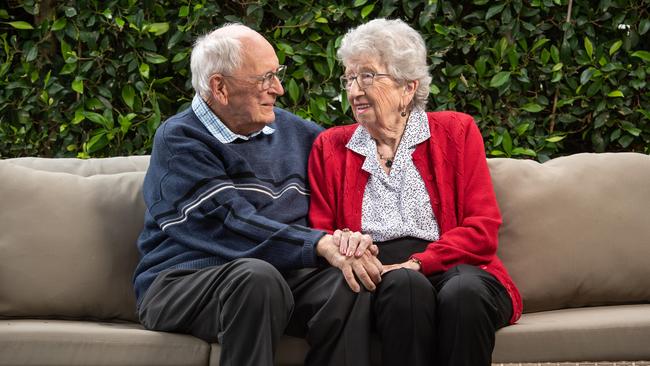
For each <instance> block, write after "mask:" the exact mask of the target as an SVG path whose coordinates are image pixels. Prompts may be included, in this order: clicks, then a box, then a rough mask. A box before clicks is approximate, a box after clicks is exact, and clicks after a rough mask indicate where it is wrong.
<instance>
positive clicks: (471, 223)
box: [412, 117, 501, 275]
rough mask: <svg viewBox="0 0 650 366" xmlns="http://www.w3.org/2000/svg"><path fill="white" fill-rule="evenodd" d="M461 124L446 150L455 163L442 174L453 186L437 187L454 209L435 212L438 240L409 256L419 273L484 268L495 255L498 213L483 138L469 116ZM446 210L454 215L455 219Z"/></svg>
mask: <svg viewBox="0 0 650 366" xmlns="http://www.w3.org/2000/svg"><path fill="white" fill-rule="evenodd" d="M462 125H463V126H464V128H463V130H462V131H464V134H460V135H459V136H458V137H457V140H456V141H455V143H454V145H456V146H454V147H453V149H450V150H454V151H455V154H456V155H455V156H456V164H453V166H452V167H451V168H450V169H451V170H452V171H451V172H449V173H448V174H446V175H445V179H448V180H450V182H453V184H451V183H450V184H442V185H441V187H439V194H440V195H441V196H443V195H445V196H446V201H447V202H454V201H455V207H454V206H453V205H452V206H451V207H445V206H444V205H443V207H442V208H441V210H440V211H441V212H436V216H443V217H444V219H445V220H446V222H445V225H443V228H442V229H443V230H442V234H441V236H440V239H439V240H438V241H436V242H433V243H431V244H429V246H428V247H427V249H426V250H425V251H424V252H422V253H417V254H414V255H413V256H412V257H414V258H417V259H419V260H420V261H421V264H422V272H423V273H425V274H427V275H429V274H432V273H436V272H441V271H446V270H448V269H450V268H451V267H454V266H456V265H458V264H471V265H485V264H488V263H490V262H491V261H492V260H493V259H494V258H495V256H496V250H497V241H498V229H499V226H500V225H501V214H500V212H499V208H498V205H497V201H496V196H495V194H494V189H493V186H492V180H491V178H490V172H489V169H488V165H487V161H486V157H485V148H484V145H483V139H482V137H481V134H480V132H479V129H478V127H477V126H476V124H475V123H474V121H473V119H471V117H469V118H468V119H467V120H465V121H464V122H463V124H462ZM437 174H438V173H437ZM447 183H448V182H447ZM449 197H454V199H452V200H450V199H449ZM443 201H444V200H443ZM450 211H454V212H455V217H454V215H453V213H451V212H450ZM450 213H451V218H450ZM444 226H446V227H444Z"/></svg>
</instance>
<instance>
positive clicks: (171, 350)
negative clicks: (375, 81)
mask: <svg viewBox="0 0 650 366" xmlns="http://www.w3.org/2000/svg"><path fill="white" fill-rule="evenodd" d="M209 354H210V345H209V344H207V343H205V342H203V341H202V340H200V339H198V338H195V337H192V336H188V335H181V334H173V333H163V332H152V331H147V330H144V329H143V328H142V326H140V325H138V324H118V323H95V322H84V321H65V320H33V319H31V320H0V366H2V365H12V366H13V365H67V366H73V365H80V366H81V365H83V366H85V365H96V366H100V365H111V366H119V365H124V366H138V365H143V366H144V365H148V366H153V365H156V366H158V365H160V366H162V365H174V366H175V365H187V366H192V365H207V364H208V357H209Z"/></svg>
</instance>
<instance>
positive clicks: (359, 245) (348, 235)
mask: <svg viewBox="0 0 650 366" xmlns="http://www.w3.org/2000/svg"><path fill="white" fill-rule="evenodd" d="M332 236H333V238H334V244H336V245H338V247H339V253H341V255H344V256H347V257H352V256H354V257H356V258H361V256H362V255H363V254H364V253H365V252H366V250H369V251H370V254H372V255H375V256H376V255H377V254H378V253H379V248H378V247H377V246H376V245H374V244H373V243H372V237H370V235H367V234H362V233H360V232H358V231H350V229H347V228H346V229H343V230H335V231H334V233H333V234H332Z"/></svg>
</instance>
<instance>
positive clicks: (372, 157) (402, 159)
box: [346, 110, 440, 242]
mask: <svg viewBox="0 0 650 366" xmlns="http://www.w3.org/2000/svg"><path fill="white" fill-rule="evenodd" d="M430 137H431V131H430V130H429V124H428V123H427V116H426V113H425V112H424V111H422V110H414V111H413V112H411V115H410V116H409V119H408V121H407V124H406V128H405V129H404V134H403V136H402V139H401V141H400V143H399V146H398V147H397V151H396V152H395V159H394V161H393V165H392V167H391V171H390V174H386V172H385V171H384V170H383V169H382V168H381V166H380V162H379V160H378V159H377V144H376V142H375V140H374V139H373V138H372V137H371V136H370V134H369V133H368V131H367V130H366V129H365V128H364V127H362V126H361V125H360V126H359V127H358V128H357V129H356V131H355V132H354V134H353V135H352V137H351V138H350V141H348V143H347V145H346V147H347V148H348V149H350V150H352V151H354V152H356V153H358V154H361V155H363V156H365V157H366V159H365V161H364V163H363V166H362V169H363V170H365V171H367V172H368V173H370V177H369V179H368V183H367V185H366V189H365V192H364V194H363V205H362V214H361V230H362V231H363V232H364V233H366V234H369V235H370V236H372V239H373V240H374V241H377V242H381V241H386V240H391V239H396V238H402V237H407V236H411V237H416V238H420V239H425V240H429V241H436V240H438V239H439V238H440V231H439V228H438V223H437V221H436V218H435V216H434V214H433V210H432V208H431V202H430V199H429V194H428V193H427V190H426V186H425V185H424V181H423V180H422V177H421V176H420V173H419V172H418V170H417V168H416V167H415V165H414V164H413V160H412V158H411V154H413V151H414V150H415V147H416V146H417V145H418V144H419V143H421V142H423V141H425V140H427V139H428V138H430Z"/></svg>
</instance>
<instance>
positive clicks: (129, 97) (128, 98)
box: [122, 84, 135, 108]
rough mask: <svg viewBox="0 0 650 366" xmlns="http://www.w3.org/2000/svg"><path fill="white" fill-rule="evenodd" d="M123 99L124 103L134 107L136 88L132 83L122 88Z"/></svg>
mask: <svg viewBox="0 0 650 366" xmlns="http://www.w3.org/2000/svg"><path fill="white" fill-rule="evenodd" d="M122 99H123V100H124V103H126V105H128V106H129V108H133V101H134V99H135V89H133V87H132V86H131V85H128V84H127V85H125V86H124V87H123V88H122Z"/></svg>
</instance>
